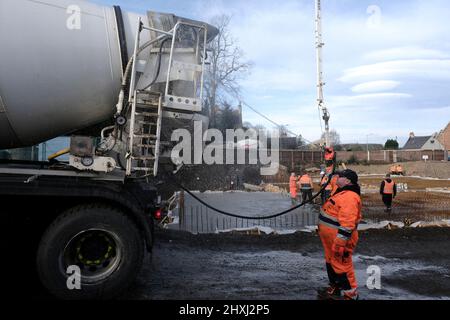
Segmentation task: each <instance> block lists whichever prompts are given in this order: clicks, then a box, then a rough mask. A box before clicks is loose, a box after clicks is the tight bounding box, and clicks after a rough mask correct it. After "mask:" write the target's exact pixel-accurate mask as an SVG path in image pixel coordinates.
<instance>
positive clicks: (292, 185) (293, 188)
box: [289, 172, 297, 205]
mask: <svg viewBox="0 0 450 320" xmlns="http://www.w3.org/2000/svg"><path fill="white" fill-rule="evenodd" d="M289 193H290V194H291V201H292V204H293V205H294V204H295V203H296V202H297V176H296V175H295V173H294V172H292V173H291V178H290V179H289Z"/></svg>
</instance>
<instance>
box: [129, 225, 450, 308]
mask: <svg viewBox="0 0 450 320" xmlns="http://www.w3.org/2000/svg"><path fill="white" fill-rule="evenodd" d="M157 239H158V241H157V242H156V244H155V248H154V251H153V259H152V260H148V261H147V263H146V265H145V267H144V269H143V270H142V272H141V273H140V275H139V277H138V281H137V283H136V285H135V287H134V288H133V289H132V290H131V291H130V293H129V294H128V295H127V296H126V297H125V298H126V299H142V300H147V299H152V300H160V299H175V300H182V299H194V300H196V299H205V300H210V299H214V300H215V299H236V300H254V299H269V300H270V299H275V300H297V299H300V300H314V299H316V289H317V288H319V287H322V286H325V285H326V284H327V278H326V272H325V265H324V260H323V254H322V248H321V243H320V239H319V237H318V236H317V235H316V234H315V233H296V234H291V235H283V236H279V235H278V236H276V235H261V236H248V235H240V234H220V235H215V234H203V235H192V234H189V233H185V232H177V231H171V230H160V231H159V232H158V234H157ZM354 261H355V268H356V273H357V279H358V282H359V285H360V294H361V298H362V299H364V300H377V299H383V300H384V299H389V300H390V299H401V300H403V299H412V300H416V299H417V300H422V299H446V300H447V299H450V229H447V228H423V229H399V230H395V231H390V230H370V231H366V232H361V234H360V243H359V245H358V248H357V250H356V255H355V257H354ZM372 265H375V266H378V267H380V269H381V290H369V289H368V288H367V286H366V282H367V279H368V276H369V275H368V274H367V268H368V267H369V266H372Z"/></svg>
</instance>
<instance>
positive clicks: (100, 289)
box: [36, 204, 144, 300]
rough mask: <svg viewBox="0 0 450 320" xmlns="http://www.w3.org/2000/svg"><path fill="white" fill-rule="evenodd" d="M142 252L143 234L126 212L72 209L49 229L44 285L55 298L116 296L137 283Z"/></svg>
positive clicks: (41, 259)
mask: <svg viewBox="0 0 450 320" xmlns="http://www.w3.org/2000/svg"><path fill="white" fill-rule="evenodd" d="M143 256H144V240H143V238H142V236H141V233H140V231H139V229H138V227H137V226H136V224H135V223H134V222H133V221H132V220H131V219H130V218H129V217H128V216H127V215H126V214H125V213H124V212H122V211H121V210H118V209H116V208H113V207H110V206H106V205H102V204H94V205H92V204H90V205H80V206H77V207H74V208H71V209H69V210H67V211H66V212H64V213H63V214H62V215H60V216H59V217H58V218H57V219H56V220H55V221H54V222H53V223H52V224H51V225H50V226H49V227H48V229H47V230H46V232H45V233H44V235H43V237H42V240H41V241H40V243H39V248H38V251H37V259H36V260H37V271H38V275H39V278H40V280H41V282H42V284H43V285H44V286H45V287H46V288H47V289H48V290H49V291H50V293H51V294H53V295H54V296H55V297H57V298H60V299H83V300H84V299H111V298H114V297H116V296H118V295H120V294H123V293H124V291H126V289H128V287H129V286H130V285H131V284H132V283H133V282H134V280H135V278H136V276H137V274H138V273H139V271H140V269H141V267H142V261H143ZM78 272H79V273H81V277H79V276H78V275H79V273H78ZM79 280H80V281H79Z"/></svg>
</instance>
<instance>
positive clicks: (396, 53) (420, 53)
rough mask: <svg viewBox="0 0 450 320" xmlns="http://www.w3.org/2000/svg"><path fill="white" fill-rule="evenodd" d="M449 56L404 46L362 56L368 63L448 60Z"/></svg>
mask: <svg viewBox="0 0 450 320" xmlns="http://www.w3.org/2000/svg"><path fill="white" fill-rule="evenodd" d="M448 58H450V55H449V54H447V53H444V52H442V51H440V50H436V49H427V48H421V47H418V46H406V47H397V48H389V49H385V50H378V51H374V52H370V53H367V54H365V55H364V59H365V60H369V61H389V60H404V59H448Z"/></svg>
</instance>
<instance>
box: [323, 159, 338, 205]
mask: <svg viewBox="0 0 450 320" xmlns="http://www.w3.org/2000/svg"><path fill="white" fill-rule="evenodd" d="M331 170H332V167H331V168H329V169H328V168H327V171H326V173H325V175H324V176H323V177H322V180H321V181H320V188H323V187H324V186H325V184H326V183H327V182H328V179H329V176H330V172H331ZM338 178H339V176H338V175H333V176H332V177H331V181H330V183H328V185H327V186H326V187H325V190H324V191H323V192H322V205H323V204H325V202H326V201H327V200H328V199H329V198H330V197H331V196H332V195H333V194H335V193H336V190H337V189H338V186H337V180H338Z"/></svg>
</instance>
